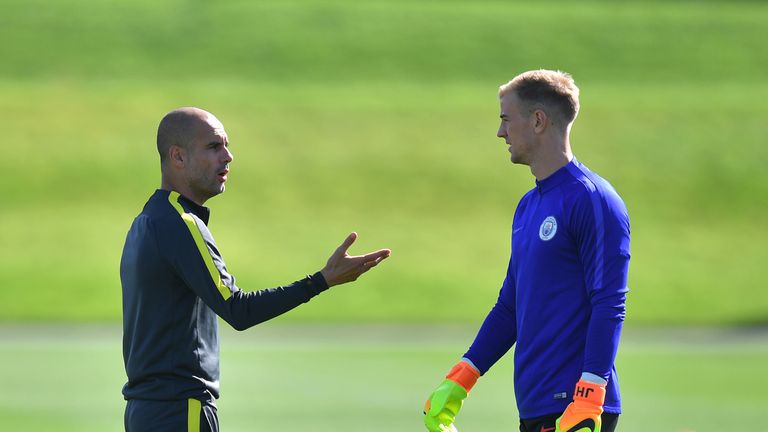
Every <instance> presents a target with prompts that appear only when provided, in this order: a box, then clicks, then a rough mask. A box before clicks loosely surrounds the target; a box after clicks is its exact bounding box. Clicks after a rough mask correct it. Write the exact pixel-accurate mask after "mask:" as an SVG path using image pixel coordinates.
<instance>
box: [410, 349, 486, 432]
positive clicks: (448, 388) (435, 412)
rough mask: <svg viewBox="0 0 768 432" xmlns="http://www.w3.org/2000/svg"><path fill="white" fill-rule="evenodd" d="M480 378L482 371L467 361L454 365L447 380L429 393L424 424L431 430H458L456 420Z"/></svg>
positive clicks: (437, 431)
mask: <svg viewBox="0 0 768 432" xmlns="http://www.w3.org/2000/svg"><path fill="white" fill-rule="evenodd" d="M478 378H480V372H478V371H477V369H475V368H474V366H472V365H470V364H469V363H467V362H465V361H460V362H459V363H457V364H456V366H454V367H453V368H452V369H451V371H450V372H448V375H446V377H445V381H443V382H442V384H440V386H439V387H437V389H435V391H433V392H432V394H431V395H429V399H427V403H426V404H425V405H424V424H425V425H426V426H427V430H429V431H430V432H448V431H456V426H454V424H453V423H454V421H456V414H458V413H459V410H460V409H461V405H462V404H463V403H464V399H466V398H467V395H469V391H470V390H472V386H474V385H475V383H476V382H477V379H478Z"/></svg>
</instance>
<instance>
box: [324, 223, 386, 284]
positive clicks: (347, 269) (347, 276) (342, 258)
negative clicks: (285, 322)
mask: <svg viewBox="0 0 768 432" xmlns="http://www.w3.org/2000/svg"><path fill="white" fill-rule="evenodd" d="M356 239H357V233H355V232H353V233H351V234H350V235H348V236H347V238H346V239H345V240H344V242H343V243H342V244H341V246H339V247H338V248H336V251H334V252H333V255H331V257H330V258H328V262H327V263H326V264H325V267H323V269H322V270H320V272H321V273H322V274H323V277H324V278H325V282H326V283H328V286H329V287H332V286H334V285H340V284H343V283H347V282H352V281H353V280H356V279H357V278H359V277H360V275H361V274H363V273H365V272H367V271H368V270H370V269H372V268H373V267H376V266H377V265H378V264H379V263H380V262H381V261H383V260H384V259H386V258H387V257H388V256H389V255H390V254H391V253H392V252H391V251H390V250H389V249H380V250H377V251H376V252H371V253H368V254H365V255H359V256H351V255H349V254H347V250H348V249H349V247H350V246H352V243H354V242H355V240H356Z"/></svg>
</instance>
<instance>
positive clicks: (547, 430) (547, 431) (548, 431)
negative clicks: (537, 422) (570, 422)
mask: <svg viewBox="0 0 768 432" xmlns="http://www.w3.org/2000/svg"><path fill="white" fill-rule="evenodd" d="M553 430H555V428H553V427H551V428H545V427H544V426H542V427H541V432H552V431H553Z"/></svg>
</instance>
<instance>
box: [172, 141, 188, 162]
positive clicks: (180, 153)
mask: <svg viewBox="0 0 768 432" xmlns="http://www.w3.org/2000/svg"><path fill="white" fill-rule="evenodd" d="M168 160H169V161H170V162H171V164H172V165H174V166H176V167H183V166H184V164H185V163H186V161H187V152H186V150H185V149H184V148H183V147H179V146H177V145H172V146H171V147H169V148H168Z"/></svg>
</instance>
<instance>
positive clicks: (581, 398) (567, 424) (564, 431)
mask: <svg viewBox="0 0 768 432" xmlns="http://www.w3.org/2000/svg"><path fill="white" fill-rule="evenodd" d="M604 402H605V384H596V383H591V382H588V381H585V380H583V379H581V380H579V382H578V383H576V391H575V392H574V393H573V402H571V403H570V405H568V408H566V409H565V412H563V415H562V416H560V418H559V419H557V421H556V422H555V432H576V431H579V432H581V431H591V432H600V424H601V422H600V415H602V414H603V403H604Z"/></svg>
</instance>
